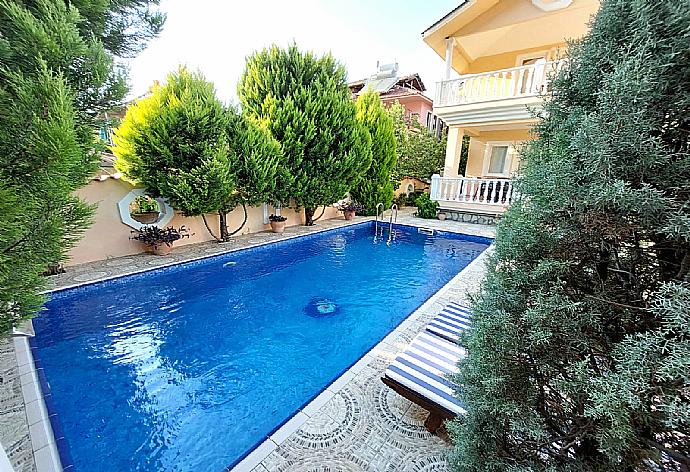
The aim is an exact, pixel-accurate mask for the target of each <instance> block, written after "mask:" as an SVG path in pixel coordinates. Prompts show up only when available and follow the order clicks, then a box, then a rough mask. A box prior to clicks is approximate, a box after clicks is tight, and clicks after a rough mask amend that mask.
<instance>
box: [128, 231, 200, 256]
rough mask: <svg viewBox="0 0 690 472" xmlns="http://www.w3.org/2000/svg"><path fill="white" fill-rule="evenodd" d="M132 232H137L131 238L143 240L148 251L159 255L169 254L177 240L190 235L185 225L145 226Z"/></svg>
mask: <svg viewBox="0 0 690 472" xmlns="http://www.w3.org/2000/svg"><path fill="white" fill-rule="evenodd" d="M132 233H135V234H134V236H131V237H130V238H129V239H133V240H135V241H139V242H141V243H142V244H143V245H144V246H145V248H146V252H149V253H151V254H157V255H159V256H164V255H166V254H169V253H170V251H171V250H172V245H173V243H174V242H175V241H177V240H179V239H182V238H188V237H189V230H188V229H187V228H186V227H185V226H180V227H179V228H174V227H172V226H168V227H167V228H159V227H158V226H144V227H143V228H141V229H139V230H137V231H132Z"/></svg>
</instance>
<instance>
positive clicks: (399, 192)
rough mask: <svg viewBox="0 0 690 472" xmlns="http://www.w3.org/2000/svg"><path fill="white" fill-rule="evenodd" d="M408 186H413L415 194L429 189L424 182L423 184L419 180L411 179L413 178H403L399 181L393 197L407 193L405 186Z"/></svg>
mask: <svg viewBox="0 0 690 472" xmlns="http://www.w3.org/2000/svg"><path fill="white" fill-rule="evenodd" d="M409 184H412V185H414V190H415V192H416V191H418V190H428V189H429V184H428V183H426V182H423V181H421V180H419V179H413V178H409V177H408V178H404V179H402V180H401V181H400V185H399V186H398V188H397V189H395V196H396V197H398V196H400V195H402V194H403V193H406V191H407V186H408V185H409Z"/></svg>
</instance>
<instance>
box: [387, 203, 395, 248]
mask: <svg viewBox="0 0 690 472" xmlns="http://www.w3.org/2000/svg"><path fill="white" fill-rule="evenodd" d="M393 210H395V222H396V223H397V222H398V205H397V204H395V203H394V204H392V205H391V217H390V222H389V224H388V242H387V243H386V244H388V245H390V243H391V241H392V240H393V239H395V238H394V237H393Z"/></svg>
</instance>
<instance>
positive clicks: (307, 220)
mask: <svg viewBox="0 0 690 472" xmlns="http://www.w3.org/2000/svg"><path fill="white" fill-rule="evenodd" d="M313 225H314V209H313V208H311V207H304V226H313Z"/></svg>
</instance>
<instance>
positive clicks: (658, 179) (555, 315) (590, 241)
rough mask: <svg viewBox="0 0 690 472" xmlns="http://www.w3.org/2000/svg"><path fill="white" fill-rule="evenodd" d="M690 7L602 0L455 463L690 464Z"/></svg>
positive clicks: (503, 225) (499, 279) (560, 101)
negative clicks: (689, 439)
mask: <svg viewBox="0 0 690 472" xmlns="http://www.w3.org/2000/svg"><path fill="white" fill-rule="evenodd" d="M688 44H690V3H688V2H685V1H683V2H679V1H676V0H604V1H603V2H602V5H601V9H600V11H599V13H598V14H597V16H596V18H595V19H594V21H593V23H592V26H591V32H590V33H589V35H588V36H587V37H585V38H584V39H583V40H582V41H580V42H577V43H575V44H573V45H572V46H571V47H570V53H569V66H568V68H567V69H566V70H565V71H564V72H562V73H561V74H560V75H559V77H558V78H557V79H556V80H555V82H554V84H553V87H552V90H551V91H550V93H549V96H548V99H549V100H548V101H547V102H546V104H545V109H544V113H543V114H542V116H541V120H540V122H539V124H538V125H537V127H536V132H537V136H538V139H536V140H535V141H533V142H531V144H530V145H529V146H528V147H527V148H526V150H525V151H524V152H523V156H522V157H523V159H524V168H523V172H524V174H523V176H522V177H521V178H520V179H519V181H518V189H519V191H520V194H521V196H522V197H521V199H520V200H519V201H518V202H516V203H515V204H513V206H512V207H511V208H510V209H509V210H508V212H507V213H506V214H505V217H504V218H503V219H502V221H501V222H500V224H499V227H498V233H497V238H496V248H495V253H494V255H493V256H492V257H491V259H490V264H489V271H488V276H487V278H486V280H485V282H484V284H483V288H482V289H481V292H480V294H479V296H478V298H477V300H476V303H475V304H474V312H475V322H474V328H473V330H472V332H471V333H470V335H469V337H468V338H467V339H465V343H466V346H467V348H468V352H469V357H468V359H466V360H465V361H463V362H462V363H461V365H460V369H461V372H460V375H459V378H458V379H457V380H458V381H459V382H460V384H462V390H461V391H460V392H459V395H460V396H461V398H462V399H464V401H465V402H466V404H467V408H468V413H467V415H466V416H463V417H461V418H459V419H458V420H457V422H455V423H453V424H452V432H453V436H454V440H455V451H454V454H453V457H452V462H453V464H454V466H455V469H456V470H458V471H480V470H481V471H505V470H510V471H547V470H548V471H561V470H562V471H643V470H650V471H651V470H688V467H690V446H689V445H690V443H689V442H688V431H690V377H689V373H690V280H689V277H688V272H689V269H690V201H689V197H690V144H689V139H688V130H690V49H689V48H688Z"/></svg>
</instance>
